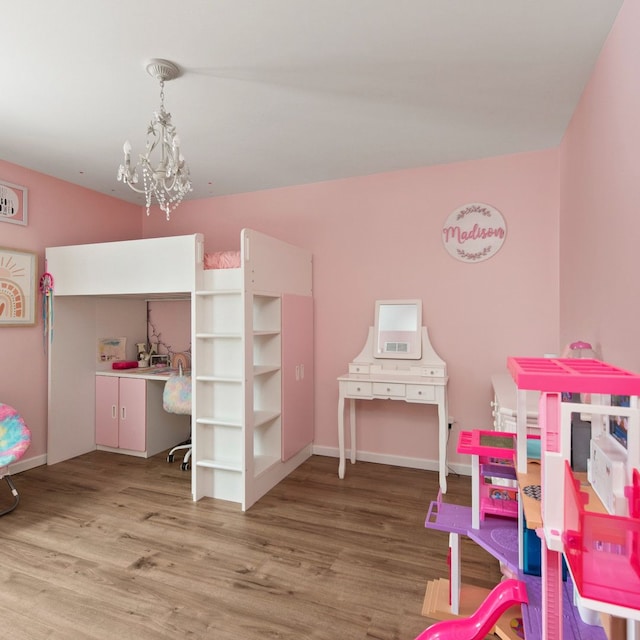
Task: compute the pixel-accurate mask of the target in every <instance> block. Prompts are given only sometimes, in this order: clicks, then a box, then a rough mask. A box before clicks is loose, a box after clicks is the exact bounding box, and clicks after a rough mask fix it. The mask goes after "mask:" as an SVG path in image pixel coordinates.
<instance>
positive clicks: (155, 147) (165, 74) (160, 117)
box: [118, 59, 191, 220]
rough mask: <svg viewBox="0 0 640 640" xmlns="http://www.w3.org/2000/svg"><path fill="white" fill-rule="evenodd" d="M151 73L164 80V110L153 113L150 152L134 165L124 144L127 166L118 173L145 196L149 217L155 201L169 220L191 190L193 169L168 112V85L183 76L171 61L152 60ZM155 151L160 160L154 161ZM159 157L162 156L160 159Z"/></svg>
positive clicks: (128, 143)
mask: <svg viewBox="0 0 640 640" xmlns="http://www.w3.org/2000/svg"><path fill="white" fill-rule="evenodd" d="M146 68H147V73H148V74H149V75H151V76H153V77H154V78H156V79H157V80H159V81H160V110H159V111H156V112H155V113H154V114H153V118H152V119H151V122H150V124H149V128H148V129H147V143H146V151H145V153H144V154H140V156H139V159H138V162H137V163H136V164H134V165H132V164H131V144H130V142H129V141H128V140H127V141H126V142H125V143H124V147H123V150H124V163H123V164H121V165H120V169H119V170H118V181H122V182H124V183H125V184H128V185H129V186H130V187H131V188H132V189H133V190H134V191H135V192H136V193H143V194H144V197H145V201H146V207H147V215H149V208H150V207H151V201H152V198H155V200H156V202H157V203H158V206H159V207H160V209H161V210H162V211H164V212H165V214H166V216H167V220H169V218H170V214H171V212H172V211H173V210H174V209H176V207H177V206H178V205H179V204H180V203H181V202H182V199H183V198H184V196H185V195H186V194H187V193H188V192H189V191H191V178H190V176H189V168H188V167H187V165H186V164H185V161H184V156H183V155H182V153H181V152H180V138H179V137H178V136H177V135H176V128H175V126H174V125H173V124H172V123H171V114H170V113H167V112H166V111H165V109H164V83H165V81H166V80H173V79H174V78H177V77H178V76H179V75H180V69H179V67H178V66H177V65H175V64H174V63H173V62H170V61H169V60H159V59H154V60H150V61H149V62H148V63H147V67H146ZM154 152H155V154H156V159H155V160H154V159H153V158H152V154H153V153H154ZM158 156H159V157H158ZM139 173H141V174H142V188H140V187H139V186H138V182H139Z"/></svg>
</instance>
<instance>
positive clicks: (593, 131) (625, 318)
mask: <svg viewBox="0 0 640 640" xmlns="http://www.w3.org/2000/svg"><path fill="white" fill-rule="evenodd" d="M639 30H640V3H638V2H630V1H627V2H625V4H624V5H623V8H622V9H621V11H620V14H619V15H618V19H617V21H616V23H615V24H614V27H613V29H612V31H611V33H610V34H609V38H608V40H607V42H606V43H605V46H604V48H603V50H602V53H601V55H600V57H599V59H598V62H597V65H596V67H595V69H594V72H593V75H592V77H591V79H590V81H589V84H588V86H587V87H586V90H585V92H584V95H583V97H582V100H581V102H580V104H579V106H578V108H577V109H576V111H575V113H574V116H573V119H572V121H571V123H570V126H569V127H568V129H567V132H566V135H565V137H564V140H563V142H562V146H561V153H560V158H561V184H562V190H561V224H560V242H561V244H560V256H561V263H560V276H561V278H560V291H561V304H560V327H561V331H560V335H561V339H562V341H563V342H568V341H571V340H576V339H582V340H587V341H590V342H592V343H594V345H595V344H597V345H598V346H599V348H600V349H601V356H602V358H603V359H605V360H608V361H610V362H612V363H614V364H616V365H618V366H621V367H625V368H628V369H632V370H635V371H640V349H639V348H638V338H637V336H638V326H639V323H638V317H639V315H640V314H639V312H640V302H638V295H637V294H636V290H635V275H636V274H635V271H636V268H637V265H636V256H637V254H638V239H639V238H640V210H639V206H638V187H639V185H640V159H639V157H638V140H639V139H640V82H639V81H638V60H639V59H640V39H638V32H639Z"/></svg>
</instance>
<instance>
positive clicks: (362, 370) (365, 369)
mask: <svg viewBox="0 0 640 640" xmlns="http://www.w3.org/2000/svg"><path fill="white" fill-rule="evenodd" d="M349 373H355V374H360V375H364V374H368V373H369V365H368V364H355V363H353V362H351V363H350V364H349Z"/></svg>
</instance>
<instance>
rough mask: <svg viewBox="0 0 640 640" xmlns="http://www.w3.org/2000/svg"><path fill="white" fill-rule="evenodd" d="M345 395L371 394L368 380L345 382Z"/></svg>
mask: <svg viewBox="0 0 640 640" xmlns="http://www.w3.org/2000/svg"><path fill="white" fill-rule="evenodd" d="M347 396H349V397H354V396H366V397H368V396H371V383H370V382H359V381H358V382H347Z"/></svg>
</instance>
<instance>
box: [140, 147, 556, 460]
mask: <svg viewBox="0 0 640 640" xmlns="http://www.w3.org/2000/svg"><path fill="white" fill-rule="evenodd" d="M476 201H480V202H486V203H489V204H491V205H493V206H495V207H497V208H498V209H499V210H500V211H501V212H502V214H503V216H504V218H505V220H506V224H507V239H506V242H505V244H504V246H503V247H502V249H501V251H500V252H499V253H498V254H497V255H496V256H495V257H493V258H491V259H490V260H488V261H486V262H483V263H478V264H464V263H461V262H457V261H456V260H454V259H453V258H451V257H450V256H449V255H448V254H447V253H446V251H445V249H444V247H443V245H442V241H441V230H442V226H443V224H444V222H445V220H446V218H447V215H448V214H449V213H450V212H451V211H453V210H454V209H456V208H457V207H459V206H461V205H463V204H465V203H468V202H476ZM557 201H558V186H557V151H555V150H550V151H545V152H538V153H531V154H519V155H513V156H506V157H500V158H492V159H488V160H482V161H475V162H468V163H461V164H452V165H447V166H440V167H432V168H424V169H417V170H411V171H400V172H394V173H388V174H380V175H374V176H369V177H362V178H352V179H348V180H339V181H332V182H324V183H318V184H311V185H304V186H297V187H292V188H285V189H276V190H271V191H263V192H258V193H248V194H243V195H237V196H230V197H224V198H213V199H207V200H200V201H191V202H187V203H184V204H182V205H181V207H180V209H179V210H178V211H177V212H176V213H175V215H173V216H172V218H171V223H170V225H167V223H166V222H165V221H164V220H163V218H162V217H161V216H152V217H150V218H146V217H145V218H144V220H143V235H144V236H145V237H152V236H163V235H168V234H183V233H195V232H201V233H203V234H204V235H205V244H206V249H207V251H214V250H223V249H233V248H235V249H237V248H239V235H240V230H241V229H242V228H243V227H249V228H253V229H256V230H258V231H263V232H264V233H268V234H270V235H273V236H275V237H277V238H280V239H282V240H285V241H288V242H291V243H293V244H297V245H300V246H302V247H305V248H308V249H310V250H311V251H312V252H313V260H314V276H313V277H314V297H315V367H316V368H315V376H316V396H315V401H316V445H317V446H322V447H330V448H335V447H337V414H336V411H337V400H338V391H337V383H336V377H337V376H338V375H340V374H342V373H344V372H346V370H347V365H348V363H349V361H350V360H352V359H353V358H354V357H355V356H356V355H357V354H358V353H359V351H360V349H361V348H362V346H363V345H364V342H365V339H366V336H367V327H368V326H369V325H371V324H373V314H374V303H375V300H376V299H382V298H422V300H423V309H424V310H423V321H424V324H426V325H427V326H428V328H429V333H430V337H431V341H432V343H433V345H434V347H435V349H436V351H437V352H438V353H439V355H440V356H441V357H442V358H443V359H444V360H445V361H446V362H447V365H448V369H449V376H450V383H449V399H450V414H451V415H452V416H454V417H455V419H456V421H457V424H456V429H458V428H461V427H462V428H471V427H478V426H490V425H491V422H492V418H491V409H490V406H489V402H490V400H491V395H492V394H491V383H490V376H491V374H492V373H495V372H502V371H504V370H505V361H506V358H507V356H508V355H521V356H524V355H542V354H543V353H546V352H550V351H556V350H557V349H558V240H557V235H558V206H557ZM358 411H359V414H358V415H359V422H358V425H359V434H358V437H359V445H358V449H359V450H364V451H368V452H373V453H383V454H389V455H394V456H405V457H409V458H427V459H431V460H436V459H437V431H436V428H435V425H436V421H435V408H433V407H428V408H425V407H420V406H416V405H407V404H405V403H400V402H392V401H387V402H383V401H376V402H362V403H360V404H359V408H358ZM425 422H428V423H429V426H428V427H427V428H426V429H425V426H424V425H425ZM453 439H454V438H452V440H453ZM456 439H457V438H456ZM454 451H455V446H453V444H452V445H451V446H450V453H454ZM453 458H454V459H455V456H453Z"/></svg>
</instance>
